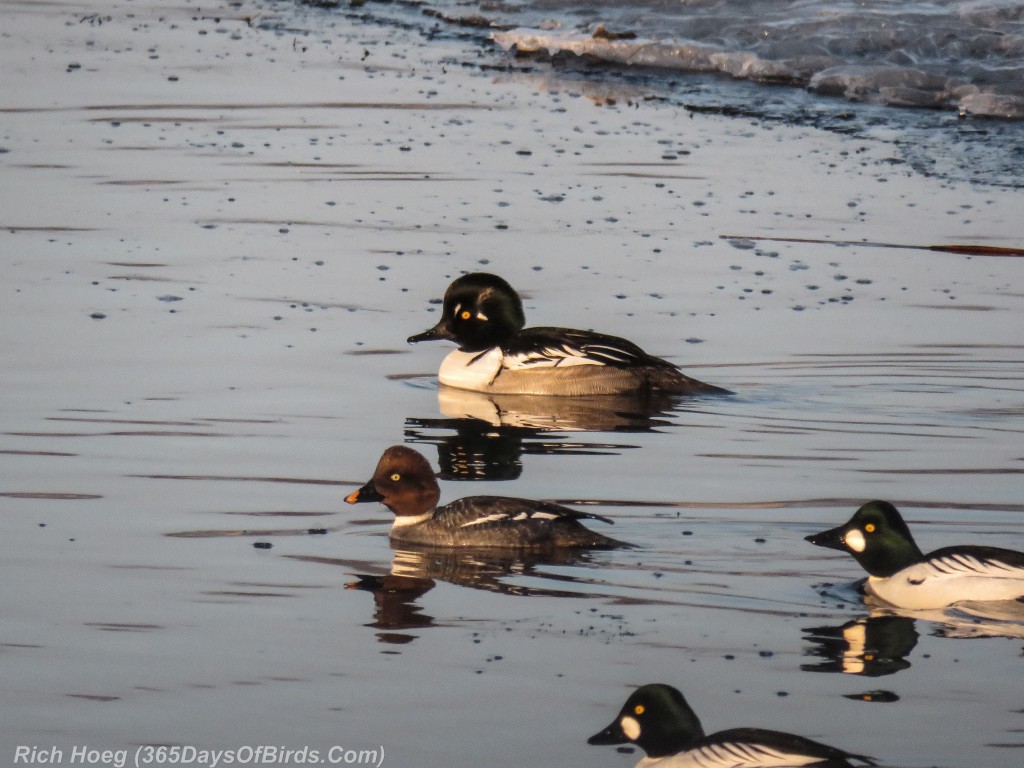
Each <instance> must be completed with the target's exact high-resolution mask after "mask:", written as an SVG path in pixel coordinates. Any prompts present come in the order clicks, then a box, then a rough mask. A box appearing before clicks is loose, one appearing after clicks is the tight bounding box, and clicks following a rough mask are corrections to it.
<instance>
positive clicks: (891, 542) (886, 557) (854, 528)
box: [805, 501, 923, 577]
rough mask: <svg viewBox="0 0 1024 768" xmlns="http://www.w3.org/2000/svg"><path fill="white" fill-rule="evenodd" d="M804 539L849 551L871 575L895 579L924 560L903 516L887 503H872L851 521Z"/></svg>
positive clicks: (862, 508)
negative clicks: (903, 571) (909, 566)
mask: <svg viewBox="0 0 1024 768" xmlns="http://www.w3.org/2000/svg"><path fill="white" fill-rule="evenodd" d="M805 540H806V541H809V542H811V544H815V545H816V546H819V547H828V548H829V549H838V550H840V551H841V552H848V553H849V554H851V555H853V558H854V559H855V560H856V561H857V562H858V563H860V565H861V567H862V568H863V569H864V570H865V571H867V572H868V573H869V574H871V575H872V576H880V577H887V576H892V575H893V574H894V573H896V572H897V571H900V570H902V569H904V568H906V567H907V566H908V565H913V564H914V563H916V562H918V561H920V560H921V559H922V557H923V555H922V554H921V550H920V549H919V548H918V546H917V544H916V543H915V542H914V537H913V536H911V534H910V529H909V528H908V527H907V524H906V523H905V522H904V521H903V517H902V516H901V515H900V513H899V511H898V510H897V509H896V507H894V506H893V505H892V504H890V503H889V502H887V501H869V502H868V503H867V504H865V505H864V506H862V507H861V508H860V509H858V510H857V511H856V512H855V513H854V515H853V517H851V518H850V520H849V521H848V522H846V523H844V524H843V525H840V526H838V527H837V528H831V529H829V530H827V531H822V532H821V533H815V534H812V535H810V536H807V537H806V539H805Z"/></svg>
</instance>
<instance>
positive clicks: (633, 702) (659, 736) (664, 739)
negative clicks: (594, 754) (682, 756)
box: [587, 683, 704, 758]
mask: <svg viewBox="0 0 1024 768" xmlns="http://www.w3.org/2000/svg"><path fill="white" fill-rule="evenodd" d="M703 737H704V729H703V727H702V726H701V724H700V720H699V719H697V715H695V714H694V712H693V710H692V709H690V705H689V704H687V703H686V699H685V698H683V694H681V693H680V692H679V691H678V690H677V689H675V688H673V687H672V686H670V685H663V684H661V683H653V684H650V685H643V686H641V687H639V688H637V689H636V690H635V691H634V692H633V694H632V695H631V696H630V697H629V698H628V699H626V703H625V704H624V705H623V707H622V710H621V711H620V712H619V714H618V716H617V717H616V718H615V719H614V720H613V721H612V723H611V724H610V725H609V726H608V727H607V728H605V729H604V730H603V731H601V732H600V733H595V734H594V735H593V736H591V737H590V738H589V739H587V743H588V744H625V743H627V742H629V743H632V744H636V745H637V746H638V747H640V748H641V749H642V750H643V751H644V752H646V753H647V755H648V757H655V758H656V757H666V756H668V755H674V754H676V753H677V752H682V751H683V750H686V749H689V748H690V746H691V745H693V744H694V743H695V742H696V741H698V740H699V739H701V738H703Z"/></svg>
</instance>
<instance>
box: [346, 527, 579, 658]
mask: <svg viewBox="0 0 1024 768" xmlns="http://www.w3.org/2000/svg"><path fill="white" fill-rule="evenodd" d="M591 559H592V556H591V555H590V554H589V553H588V552H585V551H583V552H580V551H568V550H557V551H554V552H548V553H544V554H541V553H530V552H514V551H498V552H495V551H494V550H484V551H477V550H472V549H451V548H438V547H413V546H410V545H402V546H400V547H399V546H395V547H394V557H393V559H392V563H391V571H390V573H386V574H365V573H363V574H353V575H354V576H355V578H356V581H353V582H350V583H348V584H347V585H346V586H347V588H348V589H357V590H362V591H365V592H370V593H371V594H372V595H373V602H374V614H373V621H372V622H371V623H370V624H367V625H366V626H370V627H375V628H377V629H381V630H384V631H382V632H380V633H378V635H377V637H378V639H379V640H380V642H382V643H397V644H402V643H408V642H411V641H412V640H414V639H415V638H416V635H414V634H408V633H407V632H408V630H418V629H427V628H429V627H431V626H433V625H434V618H433V617H432V616H428V615H426V614H424V613H423V612H422V611H423V608H422V606H421V605H420V604H419V600H420V598H421V597H423V596H424V595H425V594H427V592H429V591H430V590H431V589H433V588H434V587H435V586H436V585H437V583H438V582H445V583H448V584H454V585H456V586H461V587H469V588H471V589H481V590H485V591H488V592H497V593H500V594H505V595H517V596H533V595H537V596H543V597H592V596H593V593H591V592H589V591H586V590H585V582H584V581H582V580H581V579H578V578H575V577H572V576H567V575H565V574H555V573H552V572H549V571H546V570H545V566H552V565H554V566H578V565H584V564H586V563H588V562H590V561H591ZM539 582H553V583H557V584H558V586H551V587H547V586H543V585H542V584H541V585H539ZM574 584H579V585H580V588H579V589H577V590H574V589H572V586H573V585H574Z"/></svg>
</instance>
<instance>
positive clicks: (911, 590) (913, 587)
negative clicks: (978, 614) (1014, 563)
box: [866, 555, 1024, 610]
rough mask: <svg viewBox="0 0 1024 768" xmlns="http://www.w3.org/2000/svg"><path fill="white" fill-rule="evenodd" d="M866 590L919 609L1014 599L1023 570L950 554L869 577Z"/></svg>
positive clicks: (1021, 591)
mask: <svg viewBox="0 0 1024 768" xmlns="http://www.w3.org/2000/svg"><path fill="white" fill-rule="evenodd" d="M866 589H867V592H868V594H872V595H875V596H876V597H878V598H881V599H882V600H884V601H885V602H887V603H889V604H890V605H895V606H897V607H899V608H910V609H921V610H924V609H929V608H945V607H946V606H950V605H953V604H954V603H960V602H964V601H966V600H974V601H981V602H988V601H992V600H1014V599H1016V598H1018V597H1022V596H1024V569H1020V568H1011V567H1010V566H1007V565H1004V564H1001V563H989V562H982V561H980V560H978V559H977V558H974V557H971V556H964V555H953V556H946V557H942V558H939V559H936V560H928V561H927V562H924V563H918V564H917V565H912V566H910V567H909V568H904V569H903V570H902V571H899V572H898V573H895V574H893V575H892V576H889V577H888V578H881V577H878V576H869V577H868V581H867V585H866Z"/></svg>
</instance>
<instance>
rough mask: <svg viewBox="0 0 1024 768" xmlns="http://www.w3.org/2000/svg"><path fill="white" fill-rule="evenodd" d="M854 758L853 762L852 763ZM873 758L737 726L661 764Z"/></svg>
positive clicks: (717, 767) (774, 765)
mask: <svg viewBox="0 0 1024 768" xmlns="http://www.w3.org/2000/svg"><path fill="white" fill-rule="evenodd" d="M851 761H853V762H851ZM855 763H860V764H862V765H874V764H875V763H874V760H872V759H871V758H869V757H865V756H863V755H854V754H851V753H849V752H844V751H843V750H841V749H836V748H835V747H830V746H828V745H827V744H821V743H819V742H816V741H812V740H811V739H805V738H803V737H802V736H795V735H793V734H789V733H781V732H778V731H766V730H762V729H759V728H736V729H732V730H728V731H722V732H720V733H716V734H713V735H711V736H707V737H705V738H704V739H701V741H700V742H699V743H698V744H696V745H694V746H693V747H692V748H690V749H688V750H686V751H685V752H680V753H679V754H678V755H675V756H673V757H670V758H667V759H665V760H664V761H663V762H660V763H658V766H659V768H798V766H804V765H808V766H821V767H822V768H825V767H826V766H827V767H828V768H849V766H851V765H854V764H855Z"/></svg>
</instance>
